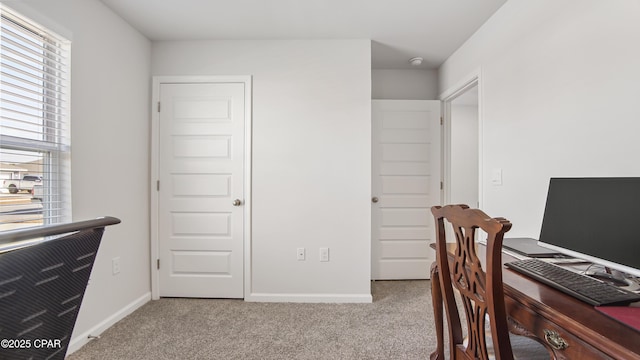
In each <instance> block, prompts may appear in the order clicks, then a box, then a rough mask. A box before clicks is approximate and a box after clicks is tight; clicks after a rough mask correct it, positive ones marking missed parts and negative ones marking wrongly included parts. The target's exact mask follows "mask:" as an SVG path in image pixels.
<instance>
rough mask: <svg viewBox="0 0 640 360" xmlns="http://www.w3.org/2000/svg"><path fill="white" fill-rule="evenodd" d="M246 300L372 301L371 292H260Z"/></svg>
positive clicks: (247, 297) (294, 301) (304, 301)
mask: <svg viewBox="0 0 640 360" xmlns="http://www.w3.org/2000/svg"><path fill="white" fill-rule="evenodd" d="M244 300H245V301H253V302H293V303H339V304H341V303H371V302H373V297H372V296H371V294H260V293H252V294H251V295H249V296H245V298H244Z"/></svg>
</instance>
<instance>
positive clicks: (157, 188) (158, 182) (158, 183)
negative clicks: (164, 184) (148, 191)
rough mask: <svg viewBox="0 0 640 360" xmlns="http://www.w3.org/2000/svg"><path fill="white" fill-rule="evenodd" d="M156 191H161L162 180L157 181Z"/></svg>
mask: <svg viewBox="0 0 640 360" xmlns="http://www.w3.org/2000/svg"><path fill="white" fill-rule="evenodd" d="M156 191H160V180H158V181H156Z"/></svg>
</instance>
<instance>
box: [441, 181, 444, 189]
mask: <svg viewBox="0 0 640 360" xmlns="http://www.w3.org/2000/svg"><path fill="white" fill-rule="evenodd" d="M442 189H444V183H443V182H442V181H440V190H442Z"/></svg>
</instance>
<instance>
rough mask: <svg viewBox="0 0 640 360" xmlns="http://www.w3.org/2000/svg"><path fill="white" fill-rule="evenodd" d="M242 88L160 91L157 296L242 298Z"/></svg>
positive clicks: (197, 87)
mask: <svg viewBox="0 0 640 360" xmlns="http://www.w3.org/2000/svg"><path fill="white" fill-rule="evenodd" d="M244 87H245V84H243V83H190V84H184V83H182V84H171V83H167V84H160V90H159V92H160V94H159V99H160V104H159V108H160V114H159V146H158V147H159V155H158V176H159V180H160V183H159V193H158V255H159V259H160V263H159V295H160V296H172V297H173V296H175V297H208V298H242V297H244V291H243V288H244V287H243V284H244V283H243V269H244V256H243V249H244V234H243V228H244V226H243V221H244V219H243V209H242V206H243V205H244V204H243V202H244V186H243V184H244V179H243V177H244V158H245V157H244V149H245V144H244V127H245V103H244V102H245V98H244V94H245V89H244Z"/></svg>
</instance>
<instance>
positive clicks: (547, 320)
mask: <svg viewBox="0 0 640 360" xmlns="http://www.w3.org/2000/svg"><path fill="white" fill-rule="evenodd" d="M451 249H453V244H451ZM478 255H479V256H480V258H482V259H484V258H485V255H484V246H479V249H478ZM512 260H514V258H513V257H512V256H510V255H509V254H506V253H503V256H502V261H503V263H504V262H508V261H512ZM503 281H504V292H505V297H506V299H505V302H506V305H507V312H508V314H509V316H510V318H511V321H510V322H511V325H513V326H512V331H513V332H514V333H517V334H521V335H527V336H532V337H535V338H537V339H539V340H540V342H541V343H543V344H544V345H545V346H546V347H547V348H548V349H549V350H550V352H551V353H552V358H555V359H576V360H583V359H625V360H626V359H640V331H637V330H635V329H633V328H631V327H628V326H627V325H625V324H623V323H620V322H618V321H617V320H614V319H612V318H610V317H608V316H606V315H604V314H602V313H600V312H599V311H598V310H596V309H595V308H594V307H593V306H591V305H589V304H587V303H584V302H582V301H580V300H577V299H575V298H573V297H571V296H569V295H565V294H564V293H562V292H560V291H558V290H555V289H553V288H551V287H549V286H547V285H545V284H543V283H540V282H538V281H536V280H534V279H531V278H529V277H526V276H524V275H520V274H518V273H516V272H514V271H513V270H510V269H508V268H504V270H503ZM554 336H558V337H559V338H560V339H561V340H562V341H564V345H562V346H557V345H559V344H558V342H561V341H560V339H555V341H554V339H553V337H554ZM551 344H553V345H556V346H557V347H558V348H554V347H553V346H552V345H551Z"/></svg>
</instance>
